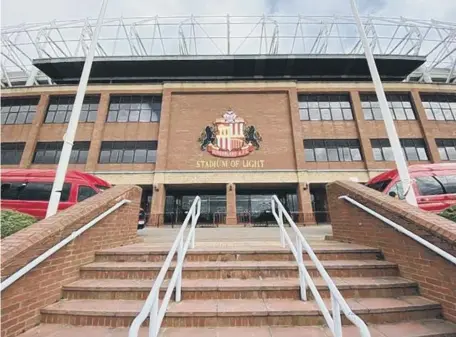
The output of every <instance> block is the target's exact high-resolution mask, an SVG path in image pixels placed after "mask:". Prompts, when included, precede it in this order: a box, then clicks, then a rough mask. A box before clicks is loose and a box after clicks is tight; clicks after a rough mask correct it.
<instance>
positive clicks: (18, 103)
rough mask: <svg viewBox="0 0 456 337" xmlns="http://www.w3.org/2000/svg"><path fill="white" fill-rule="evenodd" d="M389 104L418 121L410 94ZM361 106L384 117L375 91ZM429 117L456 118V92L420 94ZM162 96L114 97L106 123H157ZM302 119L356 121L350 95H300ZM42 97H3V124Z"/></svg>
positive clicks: (88, 105)
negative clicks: (455, 93)
mask: <svg viewBox="0 0 456 337" xmlns="http://www.w3.org/2000/svg"><path fill="white" fill-rule="evenodd" d="M386 97H387V99H388V105H389V108H390V111H391V113H392V115H393V118H394V119H395V120H415V119H416V114H415V111H414V109H413V106H412V103H411V99H410V96H409V95H408V94H387V95H386ZM360 98H361V106H362V109H363V114H364V118H365V119H366V120H382V119H383V117H382V113H381V110H380V105H379V103H378V100H377V96H376V95H375V94H361V95H360ZM421 99H422V101H423V106H424V108H425V111H426V116H427V118H428V119H429V120H439V121H456V95H454V94H453V95H452V94H421ZM99 100H100V96H87V97H85V98H84V102H83V104H82V108H81V114H80V117H79V121H80V122H95V120H96V118H97V111H98V104H99ZM161 100H162V98H161V96H150V95H130V96H111V99H110V102H109V110H108V115H107V117H106V121H107V122H120V123H121V122H158V121H160V112H161V102H162V101H161ZM298 100H299V114H300V118H301V120H311V121H313V120H323V121H330V120H334V121H339V120H353V112H352V106H351V101H350V95H349V94H321V95H318V94H310V95H299V97H298ZM38 101H39V98H38V97H33V98H21V99H16V98H6V99H2V108H1V123H2V124H30V123H32V121H33V118H34V117H35V113H36V105H37V104H38ZM73 103H74V96H55V97H51V98H50V100H49V106H48V109H47V113H46V117H45V120H44V122H45V123H68V121H69V120H70V116H71V111H72V109H73Z"/></svg>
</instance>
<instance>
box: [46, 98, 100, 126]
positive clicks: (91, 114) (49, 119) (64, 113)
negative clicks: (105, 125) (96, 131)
mask: <svg viewBox="0 0 456 337" xmlns="http://www.w3.org/2000/svg"><path fill="white" fill-rule="evenodd" d="M74 98H75V97H74V96H55V97H51V99H50V100H49V106H48V111H47V114H46V118H45V120H44V123H56V124H57V123H68V122H69V121H70V117H71V111H72V110H73V103H74ZM99 101H100V97H99V96H88V97H85V98H84V102H83V103H82V107H81V114H80V116H79V121H80V122H95V120H96V119H97V111H98V102H99Z"/></svg>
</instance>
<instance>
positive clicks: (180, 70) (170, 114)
mask: <svg viewBox="0 0 456 337" xmlns="http://www.w3.org/2000/svg"><path fill="white" fill-rule="evenodd" d="M93 26H94V22H92V21H90V20H89V21H86V20H82V21H72V22H58V23H55V22H52V23H44V24H30V25H21V26H18V27H4V29H3V30H2V53H3V56H4V57H3V64H2V79H1V83H2V88H3V90H2V108H1V121H2V126H1V128H2V140H1V141H2V143H1V150H2V158H1V159H2V162H1V166H2V168H43V169H44V168H46V169H47V168H55V167H56V164H57V163H58V159H59V155H60V150H61V147H62V144H63V141H62V138H63V136H64V133H65V131H66V128H67V122H68V120H69V117H70V114H71V111H72V104H73V101H74V97H75V93H76V90H77V84H78V81H79V77H80V74H81V71H82V67H83V64H84V57H85V53H86V52H87V49H88V43H89V42H90V37H91V34H92V31H93ZM366 30H367V32H368V38H369V40H370V41H371V45H372V48H373V50H374V53H375V55H376V61H377V66H378V69H379V73H380V76H381V78H382V80H383V82H384V88H385V91H386V94H387V99H388V101H389V106H390V110H391V112H392V114H393V117H394V119H395V121H396V128H397V132H398V135H399V138H400V140H401V143H402V146H403V149H404V152H405V156H406V158H407V160H408V162H409V163H410V164H417V163H438V162H445V161H456V86H455V82H456V49H455V46H456V37H455V36H456V34H455V32H456V24H450V23H444V22H436V21H432V22H431V21H429V22H425V21H416V20H409V19H397V20H396V19H390V18H388V19H386V18H385V19H383V18H370V19H369V20H367V21H366ZM279 32H280V33H279ZM394 166H395V165H394V162H393V157H392V152H391V149H390V146H389V142H388V139H387V134H386V131H385V126H384V123H383V121H382V117H381V113H380V109H379V105H378V101H377V98H376V95H375V92H374V87H373V84H372V83H371V80H370V75H369V70H368V67H367V63H366V61H365V58H364V55H363V50H362V46H361V44H360V41H359V38H358V35H357V33H356V27H355V24H354V22H353V21H352V18H349V17H347V18H344V17H339V18H332V17H328V18H311V17H294V18H293V17H287V18H280V17H279V18H273V17H260V18H254V17H242V18H241V17H200V18H198V17H188V18H142V19H125V18H123V19H110V20H105V23H104V26H103V28H102V32H101V37H100V39H99V42H98V46H97V55H96V58H95V60H94V63H93V67H92V72H91V76H90V79H89V86H88V89H87V92H86V96H85V100H84V104H83V107H82V111H81V117H80V122H79V126H78V130H77V134H76V139H75V142H74V145H73V151H72V155H71V164H70V168H71V169H77V170H81V171H85V172H89V173H93V174H95V175H97V176H99V177H101V178H103V179H105V180H107V181H109V182H110V183H112V184H114V185H119V184H137V185H140V186H141V187H142V188H143V194H142V207H143V208H144V209H145V210H146V212H147V213H149V214H150V220H149V225H152V226H156V225H166V224H173V223H177V222H180V221H182V220H183V218H184V217H185V214H186V211H187V210H188V209H189V207H190V205H191V201H192V200H193V197H194V196H196V195H200V196H201V198H202V215H201V218H200V222H204V221H205V222H207V223H209V224H227V225H233V224H239V223H264V222H267V221H269V216H270V215H268V212H269V211H268V210H269V207H270V204H269V202H270V196H271V195H272V194H277V195H278V196H279V198H280V199H281V200H282V202H283V203H284V205H285V206H286V208H287V209H288V210H289V211H290V212H291V214H293V215H294V216H295V218H296V220H297V221H298V222H300V223H305V224H313V223H320V222H327V221H328V218H327V201H326V190H325V185H326V183H328V182H330V181H333V180H354V181H359V182H366V181H367V180H368V179H369V178H370V177H373V176H375V175H377V174H378V173H379V172H382V171H384V170H388V169H391V168H393V167H394Z"/></svg>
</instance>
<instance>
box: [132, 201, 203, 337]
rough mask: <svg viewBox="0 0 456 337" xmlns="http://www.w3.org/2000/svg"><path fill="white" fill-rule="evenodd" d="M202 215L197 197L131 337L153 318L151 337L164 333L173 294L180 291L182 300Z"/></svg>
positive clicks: (178, 294) (151, 321)
mask: <svg viewBox="0 0 456 337" xmlns="http://www.w3.org/2000/svg"><path fill="white" fill-rule="evenodd" d="M200 213H201V199H200V197H199V196H197V197H196V198H195V200H194V201H193V204H192V206H191V207H190V210H189V211H188V213H187V216H186V217H185V220H184V223H183V224H182V227H181V229H180V230H179V233H178V234H177V237H176V240H174V243H173V245H172V247H171V249H170V250H169V253H168V255H167V256H166V259H165V262H164V263H163V266H162V268H161V269H160V272H159V274H158V276H157V278H156V279H155V282H154V285H153V286H152V289H151V291H150V293H149V295H148V296H147V299H146V302H145V303H144V306H143V307H142V309H141V312H140V313H139V314H138V316H136V318H135V319H134V320H133V323H131V326H130V329H129V331H128V336H129V337H137V336H138V333H139V328H140V327H141V325H142V324H143V322H144V321H145V320H146V319H147V317H148V316H149V337H157V336H158V332H159V330H160V326H161V323H162V321H163V318H164V317H165V314H166V310H167V309H168V303H169V300H170V299H171V295H172V293H173V291H174V289H176V295H175V300H176V302H180V300H181V290H182V266H183V264H184V259H185V255H186V253H187V250H188V247H189V246H191V248H194V247H195V228H196V223H197V221H198V217H199V216H200ZM190 219H191V220H192V224H191V227H190V230H189V232H188V234H187V239H186V240H185V243H184V234H185V229H186V228H187V225H188V222H189V221H190ZM176 251H177V262H176V266H175V268H174V272H173V275H172V277H171V280H170V281H169V284H168V288H167V289H166V293H165V296H164V298H163V300H162V302H161V305H160V306H159V295H160V288H161V286H162V284H163V281H164V280H165V277H166V274H167V272H168V269H169V268H170V266H171V262H172V260H173V258H174V255H175V254H176Z"/></svg>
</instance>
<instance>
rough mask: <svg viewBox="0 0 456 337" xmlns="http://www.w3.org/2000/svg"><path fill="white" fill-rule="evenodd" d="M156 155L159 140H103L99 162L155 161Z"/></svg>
mask: <svg viewBox="0 0 456 337" xmlns="http://www.w3.org/2000/svg"><path fill="white" fill-rule="evenodd" d="M156 155H157V141H142V142H103V143H101V152H100V158H99V160H98V162H99V163H101V164H106V163H111V164H112V163H155V159H156Z"/></svg>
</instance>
